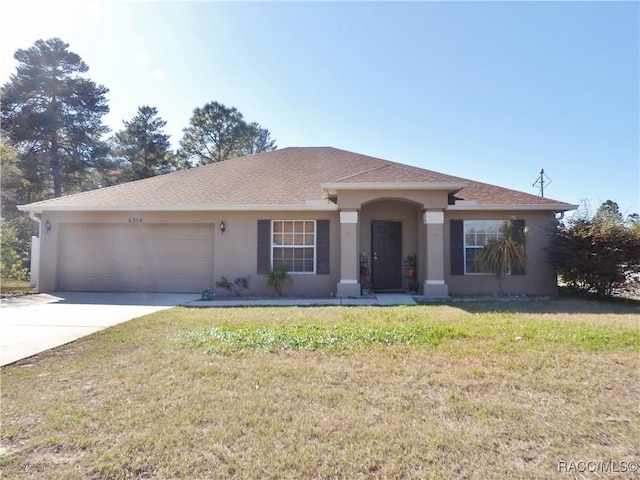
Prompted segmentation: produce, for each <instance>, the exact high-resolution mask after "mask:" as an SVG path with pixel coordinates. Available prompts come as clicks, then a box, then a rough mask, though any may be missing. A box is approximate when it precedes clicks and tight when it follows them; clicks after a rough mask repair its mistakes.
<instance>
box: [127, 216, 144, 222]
mask: <svg viewBox="0 0 640 480" xmlns="http://www.w3.org/2000/svg"><path fill="white" fill-rule="evenodd" d="M129 223H142V217H129Z"/></svg>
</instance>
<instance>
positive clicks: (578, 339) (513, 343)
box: [181, 308, 640, 354]
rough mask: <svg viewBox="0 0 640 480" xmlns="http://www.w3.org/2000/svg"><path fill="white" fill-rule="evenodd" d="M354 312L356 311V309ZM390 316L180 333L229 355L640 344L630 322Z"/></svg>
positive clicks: (366, 313)
mask: <svg viewBox="0 0 640 480" xmlns="http://www.w3.org/2000/svg"><path fill="white" fill-rule="evenodd" d="M356 312H357V311H356ZM394 312H395V314H394V315H393V316H391V315H389V313H388V312H385V314H384V315H382V317H383V319H384V320H383V321H380V320H376V321H371V320H370V318H372V317H373V318H376V316H375V315H371V311H370V310H364V309H363V310H362V311H361V312H360V313H356V314H352V315H349V321H348V322H346V323H345V322H343V323H339V324H337V323H334V324H318V323H312V322H308V321H307V322H306V323H292V324H285V325H282V324H265V323H263V322H261V323H259V324H255V323H254V324H245V323H233V324H229V323H225V324H223V325H219V326H214V327H210V328H205V329H200V330H192V331H188V332H184V333H183V334H182V337H181V339H182V341H183V342H184V344H185V345H186V346H189V347H192V348H199V349H203V350H204V351H205V352H206V353H210V354H211V353H216V354H232V353H236V352H241V351H248V350H258V351H265V352H277V351H279V350H306V351H316V350H328V351H333V352H335V351H344V350H362V349H365V348H370V347H391V346H405V347H428V348H441V349H447V348H448V349H451V348H456V349H458V350H459V349H461V348H464V345H465V344H467V345H468V346H471V347H473V346H474V345H477V344H478V342H480V343H482V344H483V345H485V346H486V345H487V344H491V347H492V348H494V349H495V348H499V349H508V348H512V349H513V348H520V347H521V346H522V344H526V348H527V349H540V350H545V349H548V348H550V344H560V345H561V346H562V348H564V349H572V350H579V349H587V350H593V351H612V350H616V349H619V348H625V347H638V346H640V331H639V330H638V329H637V328H634V327H631V326H619V327H617V328H611V326H610V325H594V324H590V323H586V322H584V321H565V322H562V323H558V322H557V321H555V320H552V319H541V320H537V321H529V322H525V321H519V320H518V318H517V317H514V316H513V314H510V313H502V314H500V313H493V314H491V315H481V316H478V317H477V318H476V317H473V316H469V317H465V318H463V319H460V320H453V321H452V320H449V319H447V320H438V319H437V318H433V319H429V318H425V316H424V315H421V314H420V313H418V312H420V311H419V310H414V309H402V308H398V309H396V310H395V311H394Z"/></svg>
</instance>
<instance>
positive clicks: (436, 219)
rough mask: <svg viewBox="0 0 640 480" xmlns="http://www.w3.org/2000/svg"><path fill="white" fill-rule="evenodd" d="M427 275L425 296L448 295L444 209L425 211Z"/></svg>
mask: <svg viewBox="0 0 640 480" xmlns="http://www.w3.org/2000/svg"><path fill="white" fill-rule="evenodd" d="M424 226H425V232H424V239H425V244H426V245H425V250H424V251H425V254H426V260H427V261H426V267H427V268H426V275H425V279H424V284H423V292H424V296H425V297H446V296H448V295H449V287H448V286H447V284H446V282H445V281H444V211H442V210H427V211H426V212H424Z"/></svg>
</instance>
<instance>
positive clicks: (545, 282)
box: [444, 211, 557, 296]
mask: <svg viewBox="0 0 640 480" xmlns="http://www.w3.org/2000/svg"><path fill="white" fill-rule="evenodd" d="M510 218H519V219H520V218H521V219H524V220H525V226H526V228H527V229H528V234H527V246H526V251H527V257H528V258H527V266H526V274H525V275H508V276H506V277H504V278H503V280H502V289H503V290H504V292H505V293H506V294H507V295H554V294H555V293H557V278H556V272H555V270H554V269H553V268H552V267H551V265H549V264H548V263H547V261H546V251H545V248H546V247H547V246H549V244H550V241H551V238H552V234H553V232H554V228H555V224H556V223H555V217H554V213H553V212H546V211H537V212H535V211H485V212H479V211H446V212H445V225H444V230H445V244H444V250H445V265H444V267H445V280H446V281H447V284H448V285H449V293H450V295H452V296H473V295H492V294H496V293H497V292H498V281H497V280H496V278H495V275H482V274H481V275H451V262H450V260H449V259H450V258H451V235H450V222H449V221H450V220H452V219H459V220H508V219H510Z"/></svg>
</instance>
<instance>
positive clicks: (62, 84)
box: [0, 38, 277, 277]
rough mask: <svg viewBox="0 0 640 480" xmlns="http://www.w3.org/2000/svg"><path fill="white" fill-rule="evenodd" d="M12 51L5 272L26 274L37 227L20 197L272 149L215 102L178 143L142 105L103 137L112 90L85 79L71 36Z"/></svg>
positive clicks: (5, 150)
mask: <svg viewBox="0 0 640 480" xmlns="http://www.w3.org/2000/svg"><path fill="white" fill-rule="evenodd" d="M14 58H15V59H16V60H17V62H18V65H17V67H16V71H15V73H14V74H12V75H11V77H10V79H9V81H8V82H6V83H5V84H4V85H3V86H2V89H1V91H0V95H1V97H0V104H1V117H0V122H1V123H0V132H1V134H0V153H1V160H2V164H1V167H2V184H1V185H0V188H1V190H2V261H1V266H2V272H1V273H2V276H6V275H7V274H9V272H11V276H12V277H24V276H26V259H27V258H28V255H29V252H28V250H29V240H30V237H31V235H33V234H35V233H36V232H35V230H34V229H35V224H34V223H33V222H31V221H30V220H28V219H26V218H25V216H24V215H21V214H19V212H18V210H17V208H16V206H17V205H19V204H25V203H31V202H36V201H40V200H46V199H49V198H52V197H60V196H62V195H68V194H73V193H78V192H81V191H85V190H90V189H94V188H100V187H105V186H111V185H116V184H119V183H123V182H129V181H132V180H140V179H143V178H148V177H152V176H155V175H161V174H164V173H168V172H172V171H176V170H181V169H185V168H191V167H194V166H200V165H206V164H210V163H216V162H221V161H224V160H227V159H229V158H233V157H239V156H244V155H250V154H255V153H260V152H265V151H271V150H275V149H276V148H277V147H276V144H275V140H274V139H272V138H271V133H270V132H269V130H268V129H266V128H264V127H262V126H261V125H260V124H258V123H257V122H248V121H247V120H245V118H244V117H243V115H242V113H240V112H239V111H238V110H237V109H236V108H234V107H227V106H225V105H223V104H221V103H219V102H216V101H212V102H210V103H207V104H206V105H204V106H203V107H200V108H196V109H195V110H194V112H193V116H192V117H191V120H190V122H189V125H188V126H187V127H186V128H185V129H184V135H183V137H182V139H181V140H180V142H179V148H178V149H177V151H173V150H172V149H171V142H170V136H169V135H167V134H165V133H164V127H165V126H166V121H165V120H163V119H162V118H161V117H160V116H159V113H158V110H157V109H156V108H155V107H153V106H149V105H142V106H140V107H138V110H137V112H136V114H135V116H134V117H133V118H131V119H130V120H128V121H123V124H124V125H123V128H122V129H121V130H120V131H118V132H115V133H114V134H113V135H111V136H108V134H109V133H110V131H109V128H108V127H107V126H106V125H105V124H104V123H103V118H104V116H105V115H106V114H107V113H109V104H108V100H107V93H108V92H109V90H108V88H107V87H105V86H103V85H99V84H97V83H95V82H94V81H92V80H90V79H89V78H87V77H86V75H85V74H86V73H87V71H88V70H89V67H88V66H87V64H86V63H85V62H84V61H83V60H82V58H81V57H80V56H79V55H78V54H76V53H74V52H72V51H71V50H69V44H67V43H65V42H63V41H62V40H61V39H59V38H52V39H49V40H37V41H36V42H35V43H34V44H33V45H32V46H31V47H29V48H27V49H18V50H17V51H16V52H15V54H14ZM10 259H12V260H10ZM17 259H20V260H17ZM5 260H6V262H5ZM7 262H9V263H10V266H8V265H7Z"/></svg>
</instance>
